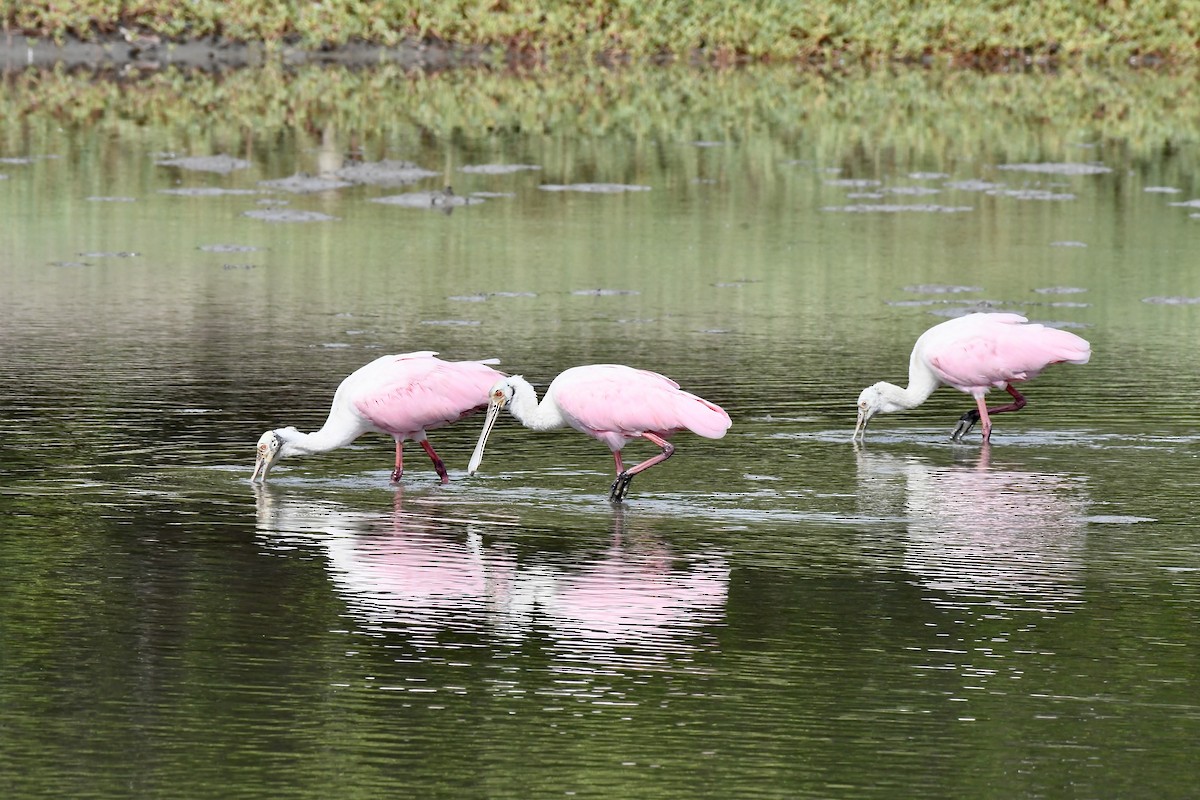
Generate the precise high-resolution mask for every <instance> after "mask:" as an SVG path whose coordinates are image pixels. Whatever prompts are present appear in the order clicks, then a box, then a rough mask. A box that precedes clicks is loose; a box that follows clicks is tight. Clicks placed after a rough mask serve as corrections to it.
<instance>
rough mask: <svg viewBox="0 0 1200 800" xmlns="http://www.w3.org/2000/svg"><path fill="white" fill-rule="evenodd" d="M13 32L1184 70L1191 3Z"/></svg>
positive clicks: (988, 1)
mask: <svg viewBox="0 0 1200 800" xmlns="http://www.w3.org/2000/svg"><path fill="white" fill-rule="evenodd" d="M0 18H2V19H3V24H4V29H5V31H6V32H8V33H9V34H13V33H23V34H27V35H31V36H38V37H48V38H53V39H55V40H56V41H65V40H66V39H67V38H78V39H83V40H95V39H104V38H111V37H115V36H118V35H120V34H121V28H125V29H126V30H128V31H136V32H139V33H142V34H147V35H150V34H152V35H158V36H161V37H163V38H165V39H167V40H169V41H181V40H195V39H206V38H210V37H217V38H220V39H223V40H227V41H237V42H266V43H268V44H269V45H272V46H274V45H283V44H290V45H298V46H300V47H304V48H311V49H317V48H326V47H338V46H343V45H346V44H348V43H355V42H361V43H370V44H376V45H381V46H387V47H395V46H400V45H403V44H406V43H407V44H411V43H415V42H425V43H431V42H432V43H451V44H454V45H459V46H462V47H465V48H483V49H485V50H492V51H494V52H496V53H504V54H507V55H510V56H511V55H514V54H515V55H520V56H523V57H524V58H526V59H527V60H530V61H533V62H542V61H549V60H555V59H558V58H561V57H568V56H579V55H587V56H592V57H604V58H608V59H624V58H630V59H645V58H666V59H683V60H689V59H695V58H699V59H702V60H705V61H708V62H711V63H717V64H728V63H736V62H741V61H780V60H784V61H792V60H801V61H818V62H833V61H844V60H850V61H856V62H879V61H888V60H905V61H916V60H922V59H927V58H931V57H932V58H935V59H936V58H944V59H946V60H950V61H954V62H962V63H972V64H979V63H982V64H985V65H995V64H1000V63H1005V62H1008V61H1011V60H1013V59H1021V60H1027V59H1032V60H1036V61H1044V60H1052V59H1053V60H1060V61H1088V62H1092V63H1101V62H1102V63H1117V62H1122V61H1127V60H1130V59H1137V60H1140V61H1145V60H1150V61H1153V62H1159V61H1167V62H1175V63H1178V62H1190V61H1194V60H1196V58H1197V54H1198V43H1200V0H1144V1H1143V0H1111V2H1094V0H1093V1H1091V2H1088V1H1087V0H1015V2H1014V1H1011V0H962V1H961V2H919V1H918V0H814V1H813V2H789V1H788V0H745V1H744V2H727V0H693V2H690V3H679V2H671V1H670V0H556V1H555V2H550V3H546V2H543V0H444V2H423V0H322V2H319V3H318V2H288V3H263V2H260V0H187V2H183V3H179V2H177V1H176V0H143V1H142V2H138V3H129V2H126V0H0Z"/></svg>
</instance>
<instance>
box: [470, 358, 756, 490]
mask: <svg viewBox="0 0 1200 800" xmlns="http://www.w3.org/2000/svg"><path fill="white" fill-rule="evenodd" d="M502 408H507V409H508V410H509V411H510V412H511V413H512V415H513V416H514V417H516V418H517V419H518V420H519V421H520V422H521V424H522V425H524V426H525V427H526V428H532V429H533V430H535V431H546V430H552V429H554V428H566V427H571V428H574V429H575V430H577V431H579V432H580V433H586V434H587V435H588V436H591V437H592V438H594V439H599V440H600V441H602V442H604V443H605V444H606V445H608V448H609V449H610V450H612V454H613V461H614V462H616V467H617V478H616V480H615V481H613V484H612V489H611V491H610V492H609V498H610V499H611V500H612V501H614V502H617V503H619V502H621V501H622V500H624V499H625V495H626V494H627V493H628V492H629V483H630V481H632V480H633V476H634V475H637V474H638V473H639V472H644V471H645V470H648V469H650V467H653V466H654V465H655V464H661V463H662V462H663V461H666V460H667V459H668V458H670V457H671V454H672V453H674V452H675V448H674V447H673V446H672V445H671V443H670V442H668V441H667V438H668V437H669V436H671V434H673V433H675V432H677V431H682V430H689V431H691V432H692V433H695V434H698V435H700V436H704V437H706V438H709V439H720V438H721V437H722V436H724V435H725V431H726V430H728V429H729V426H730V425H731V424H732V423H731V422H730V420H729V415H728V414H726V413H725V411H724V409H722V408H721V407H720V406H718V405H716V404H714V403H710V402H708V401H707V400H705V399H703V398H701V397H697V396H696V395H694V394H689V393H688V392H685V391H683V390H682V389H680V388H679V384H677V383H675V381H673V380H671V379H670V378H667V377H665V376H663V375H659V374H658V373H656V372H648V371H646V370H641V369H634V368H633V367H626V366H622V365H620V364H591V365H588V366H584V367H572V368H571V369H568V370H566V371H564V372H562V373H561V374H559V376H558V377H557V378H555V379H554V380H553V381H552V382H551V383H550V386H549V388H547V389H546V394H545V395H544V396H543V397H542V400H541V402H540V403H539V402H538V399H537V394H536V393H535V392H534V390H533V387H532V386H530V385H529V382H528V381H526V380H525V379H524V378H522V377H521V376H520V375H514V376H512V377H509V378H503V379H502V380H500V381H497V382H496V384H495V385H494V386H492V388H491V393H490V405H489V406H488V412H487V419H486V420H485V421H484V423H483V431H482V432H481V433H480V434H479V443H478V444H476V445H475V452H474V453H473V454H472V455H471V462H470V464H469V465H468V466H467V474H468V475H474V474H475V471H476V470H478V469H479V464H480V462H481V461H483V448H484V445H485V444H486V443H487V438H488V434H490V433H491V432H492V426H493V425H495V424H496V417H497V416H499V414H500V410H501V409H502ZM639 437H640V438H643V439H647V440H649V441H650V442H653V443H654V444H655V445H657V446H658V447H659V448H661V451H662V452H660V453H659V454H658V455H656V456H653V457H652V458H648V459H646V460H645V461H643V462H641V463H640V464H637V465H635V466H632V467H629V468H628V469H626V468H625V466H624V465H623V464H622V463H621V448H622V447H624V446H625V445H626V444H628V443H629V442H630V441H632V440H634V439H637V438H639Z"/></svg>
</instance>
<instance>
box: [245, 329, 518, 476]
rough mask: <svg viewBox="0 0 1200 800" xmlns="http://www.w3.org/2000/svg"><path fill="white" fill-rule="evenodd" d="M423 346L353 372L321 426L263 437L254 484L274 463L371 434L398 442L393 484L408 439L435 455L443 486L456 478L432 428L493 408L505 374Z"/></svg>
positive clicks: (485, 364) (492, 361) (400, 472)
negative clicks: (491, 399) (432, 438)
mask: <svg viewBox="0 0 1200 800" xmlns="http://www.w3.org/2000/svg"><path fill="white" fill-rule="evenodd" d="M436 355H437V353H434V352H430V351H424V352H419V353H404V354H401V355H390V356H380V357H379V358H377V359H375V360H374V361H372V362H371V363H370V364H367V365H365V366H362V367H359V368H358V369H357V370H355V371H354V372H352V373H350V375H348V376H347V377H346V378H345V380H343V381H342V383H341V385H340V386H338V388H337V391H336V392H334V395H333V407H332V408H330V409H329V418H328V419H326V420H325V424H324V425H323V426H322V427H321V429H320V430H319V431H316V432H314V433H301V432H300V431H298V430H296V429H295V428H292V427H288V428H276V429H275V430H272V431H267V432H266V433H264V434H263V435H262V438H260V439H259V440H258V457H257V460H256V461H255V462H254V474H253V475H251V476H250V480H251V481H255V480H262V481H265V480H266V479H267V473H269V472H270V471H271V467H273V466H275V463H276V462H277V461H278V460H279V459H281V458H286V457H288V456H306V455H311V454H312V453H324V452H327V451H329V450H334V449H336V448H338V447H345V446H346V445H348V444H350V443H351V442H353V441H354V440H355V439H357V438H358V437H359V436H361V435H363V434H364V433H367V432H369V431H376V432H378V433H386V434H387V435H389V436H391V437H392V438H393V439H395V440H396V469H395V470H394V471H393V472H392V481H393V482H397V483H398V482H399V481H400V476H401V475H403V474H404V458H403V447H404V441H405V440H406V439H411V440H413V441H414V442H416V443H418V444H419V445H421V447H422V449H424V450H425V452H426V453H428V454H429V458H430V459H432V460H433V468H434V469H436V470H437V474H438V476H439V477H440V478H441V479H442V483H447V482H449V480H450V477H449V475H447V473H446V465H445V464H444V463H443V462H442V459H441V458H440V457H439V456H438V454H437V453H436V452H435V451H434V449H433V445H431V444H430V443H429V440H428V439H427V438H426V436H425V431H427V430H433V429H434V428H440V427H442V426H443V425H449V424H450V423H452V422H457V421H458V420H460V419H462V418H463V417H465V416H468V415H470V414H473V413H475V412H476V411H482V410H483V409H484V408H486V407H487V405H488V391H489V389H490V388H491V386H492V385H493V384H495V383H496V381H497V380H499V379H500V378H502V377H504V373H503V372H497V371H496V370H494V369H492V368H491V367H490V366H488V365H489V364H496V363H499V362H498V361H497V360H496V359H490V360H487V361H443V360H442V359H440V358H435V356H436Z"/></svg>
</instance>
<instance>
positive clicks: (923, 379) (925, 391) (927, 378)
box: [879, 350, 941, 411]
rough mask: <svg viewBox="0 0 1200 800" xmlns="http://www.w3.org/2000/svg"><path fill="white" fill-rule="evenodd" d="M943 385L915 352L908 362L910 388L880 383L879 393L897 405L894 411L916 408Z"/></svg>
mask: <svg viewBox="0 0 1200 800" xmlns="http://www.w3.org/2000/svg"><path fill="white" fill-rule="evenodd" d="M940 385H941V381H939V380H938V377H937V376H936V375H934V374H933V370H931V369H930V368H929V367H927V366H926V365H925V362H924V361H922V360H921V358H920V357H919V356H918V355H917V353H916V351H915V350H914V351H913V354H912V357H911V358H910V359H909V361H908V386H907V387H905V388H903V389H902V388H900V387H899V386H897V385H895V384H894V383H886V382H884V383H880V384H879V392H880V394H882V395H883V399H884V400H886V401H887V402H888V403H890V404H892V405H895V406H896V408H895V409H892V410H896V411H898V410H900V409H909V408H916V407H917V406H919V405H921V403H924V402H925V401H926V400H928V399H929V395H931V394H933V390H934V389H936V388H938V386H940Z"/></svg>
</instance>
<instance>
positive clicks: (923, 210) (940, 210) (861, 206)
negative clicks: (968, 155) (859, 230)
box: [821, 203, 975, 214]
mask: <svg viewBox="0 0 1200 800" xmlns="http://www.w3.org/2000/svg"><path fill="white" fill-rule="evenodd" d="M821 210H822V211H840V212H843V213H847V214H904V213H918V214H959V213H962V212H964V211H974V210H975V209H973V208H972V207H971V206H940V205H935V204H932V203H905V204H899V203H852V204H850V205H846V206H824V207H823V208H822V209H821Z"/></svg>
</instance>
